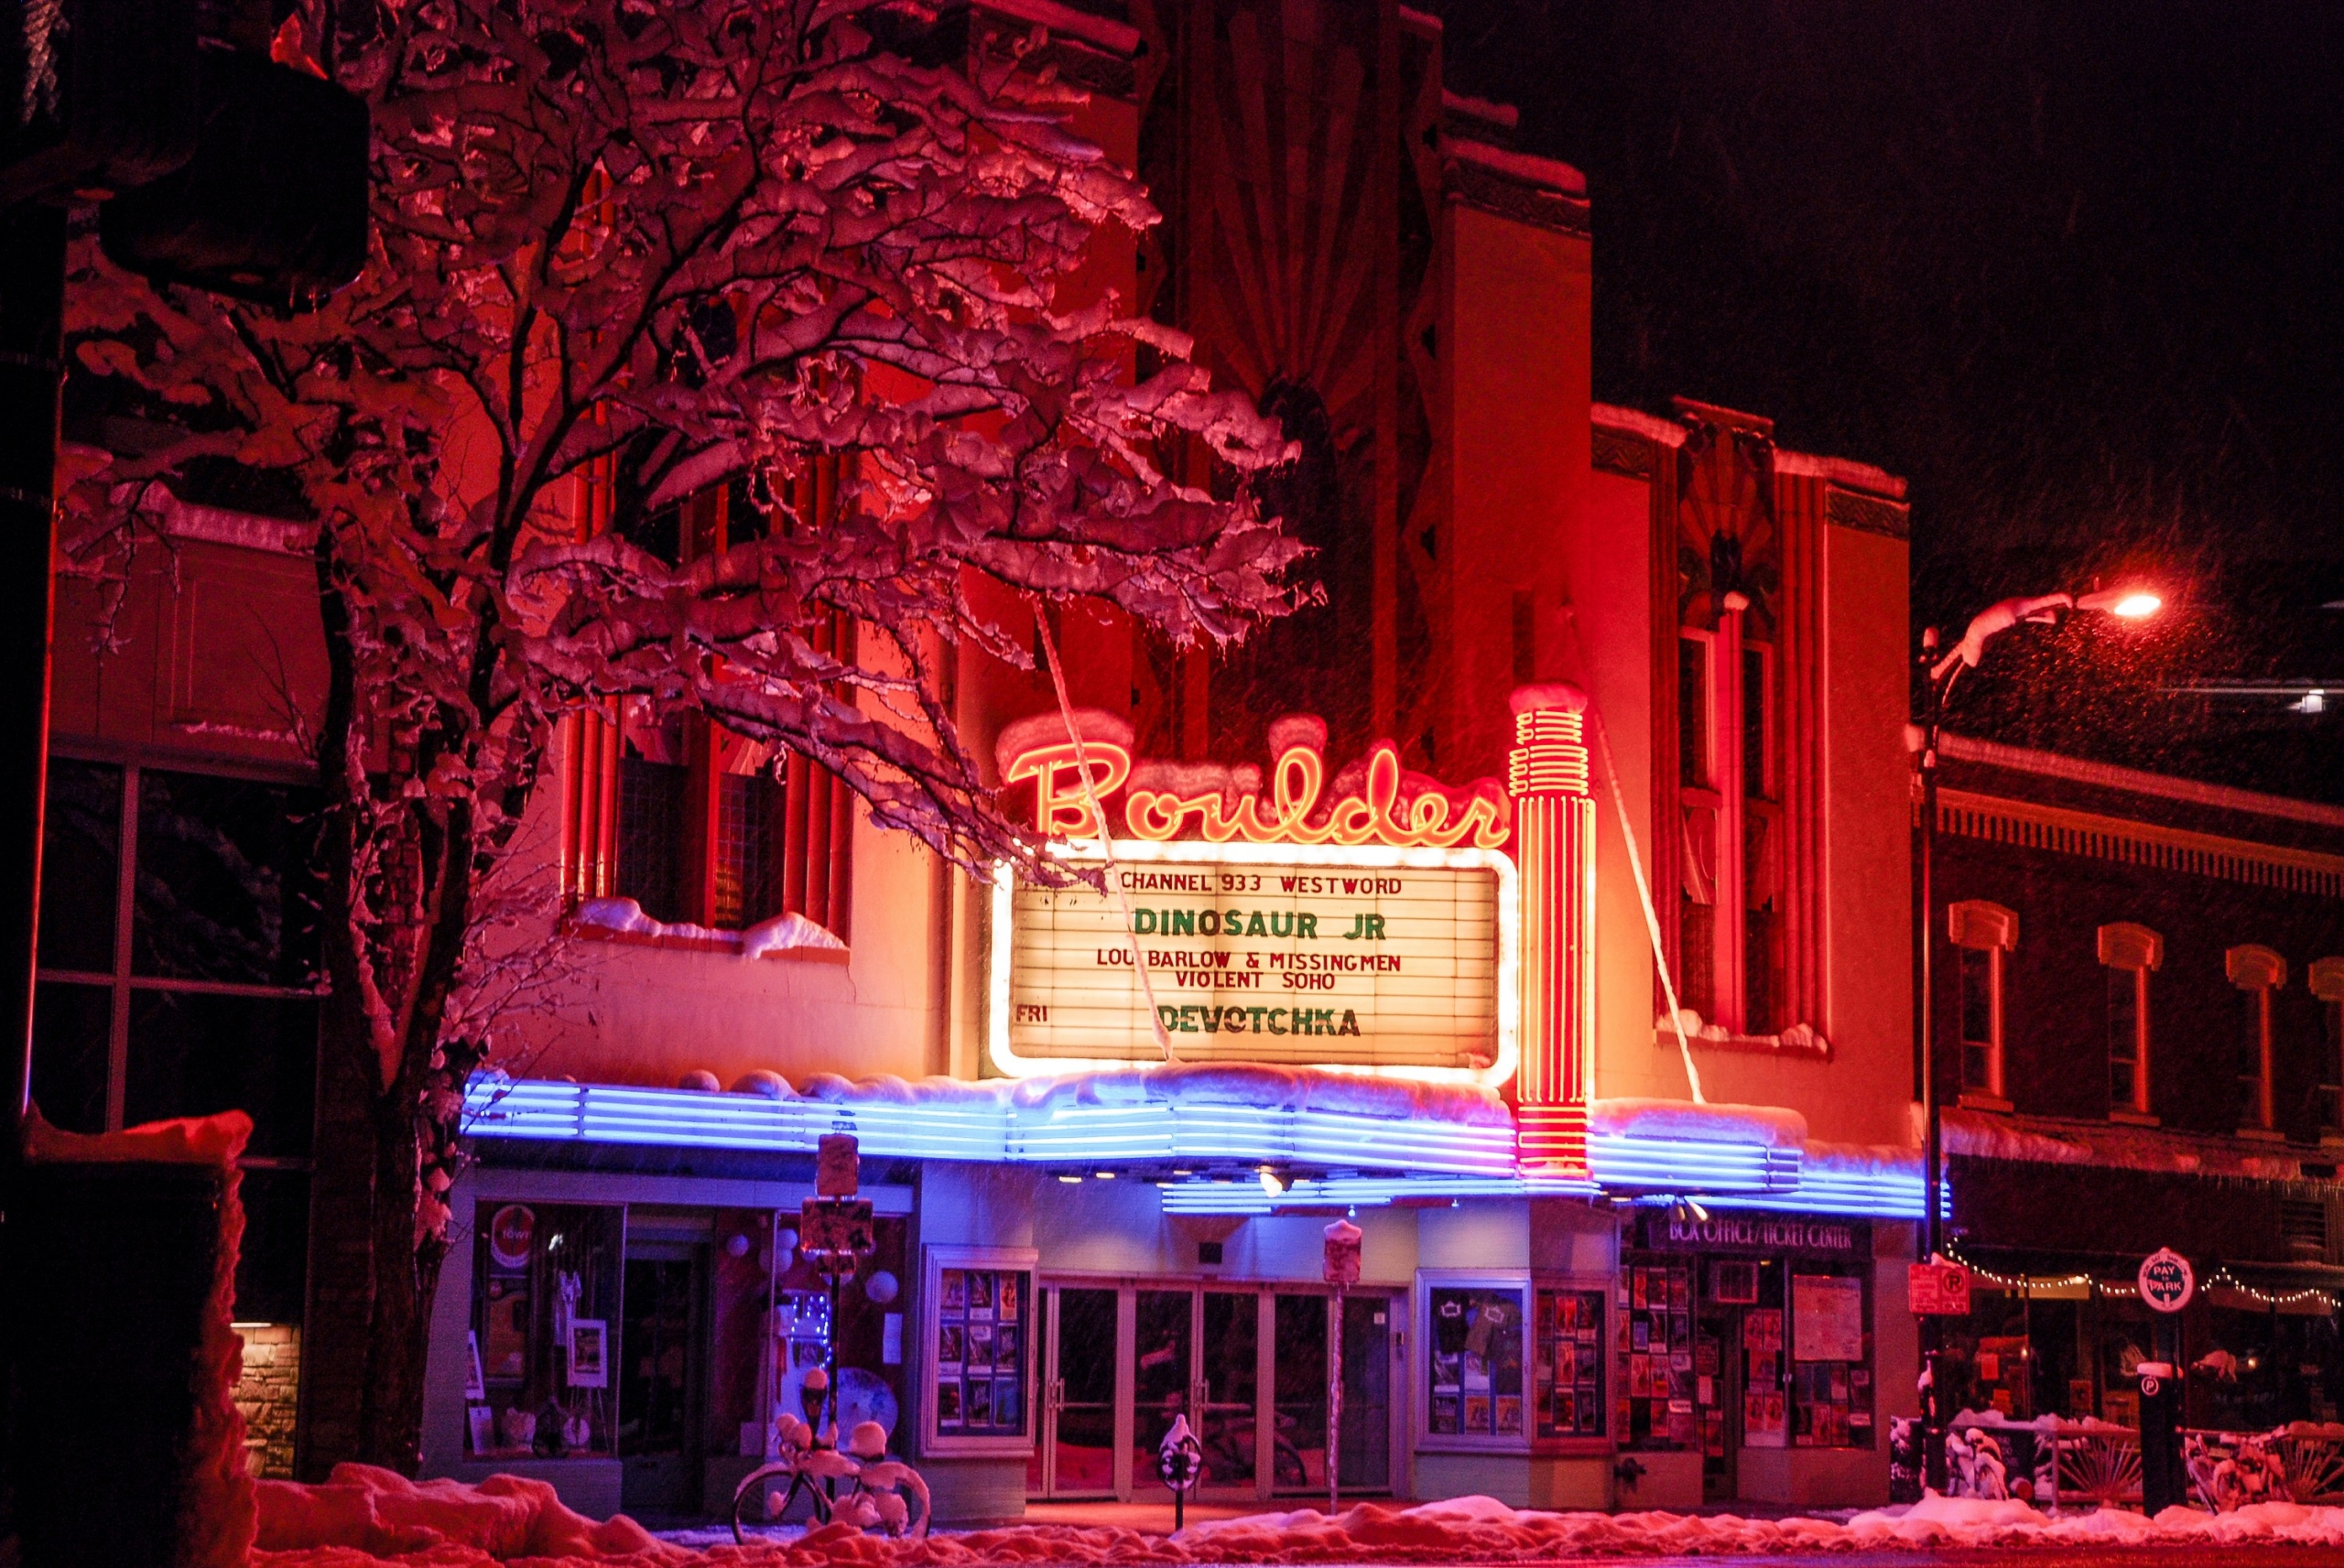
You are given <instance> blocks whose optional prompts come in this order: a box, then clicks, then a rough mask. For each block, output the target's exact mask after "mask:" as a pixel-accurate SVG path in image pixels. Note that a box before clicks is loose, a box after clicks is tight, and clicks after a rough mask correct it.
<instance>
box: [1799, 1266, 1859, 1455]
mask: <svg viewBox="0 0 2344 1568" xmlns="http://www.w3.org/2000/svg"><path fill="white" fill-rule="evenodd" d="M1790 1269H1791V1274H1790V1295H1791V1303H1790V1323H1789V1327H1790V1351H1791V1362H1790V1390H1789V1400H1788V1410H1787V1412H1786V1413H1787V1414H1788V1416H1789V1421H1790V1441H1791V1444H1792V1446H1794V1447H1797V1448H1869V1447H1871V1446H1872V1271H1870V1270H1869V1269H1868V1268H1865V1267H1863V1266H1862V1265H1861V1264H1852V1263H1850V1264H1831V1263H1812V1262H1808V1261H1807V1260H1800V1259H1793V1260H1791V1263H1790Z"/></svg>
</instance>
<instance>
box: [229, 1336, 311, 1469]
mask: <svg viewBox="0 0 2344 1568" xmlns="http://www.w3.org/2000/svg"><path fill="white" fill-rule="evenodd" d="M236 1333H237V1334H238V1335H239V1336H242V1338H243V1339H244V1376H243V1378H241V1379H238V1380H237V1383H236V1409H237V1410H238V1411H242V1412H243V1414H244V1458H245V1463H246V1465H248V1467H249V1468H250V1469H251V1471H252V1473H253V1474H254V1475H255V1476H268V1477H271V1478H273V1479H279V1480H288V1479H290V1478H291V1477H292V1475H293V1415H294V1410H295V1406H296V1404H297V1403H298V1393H299V1390H300V1386H301V1330H300V1329H299V1327H298V1326H297V1325H293V1324H289V1323H256V1324H254V1323H248V1324H240V1325H237V1328H236Z"/></svg>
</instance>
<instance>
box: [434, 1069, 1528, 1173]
mask: <svg viewBox="0 0 2344 1568" xmlns="http://www.w3.org/2000/svg"><path fill="white" fill-rule="evenodd" d="M464 1105H465V1117H466V1130H468V1131H470V1132H472V1133H473V1134H475V1135H478V1136H483V1137H496V1138H523V1139H534V1140H541V1141H577V1142H587V1143H630V1144H664V1145H668V1146H672V1147H679V1148H702V1149H754V1150H765V1151H768V1152H774V1153H810V1152H813V1150H814V1148H815V1147H816V1144H817V1142H818V1141H819V1139H820V1138H821V1135H822V1134H823V1133H825V1132H852V1133H854V1134H855V1135H856V1136H857V1137H858V1138H859V1139H860V1140H861V1141H862V1143H863V1149H864V1151H865V1152H868V1153H872V1154H881V1155H889V1156H895V1157H899V1158H901V1157H911V1158H921V1159H930V1160H965V1161H971V1162H981V1163H986V1164H998V1163H1003V1162H1012V1163H1029V1164H1049V1165H1066V1164H1091V1163H1105V1162H1165V1161H1187V1160H1193V1161H1195V1162H1198V1163H1199V1164H1204V1163H1210V1162H1218V1161H1228V1162H1246V1163H1267V1162H1276V1163H1296V1164H1305V1165H1339V1166H1340V1165H1351V1166H1359V1165H1367V1166H1389V1167H1392V1168H1394V1169H1400V1170H1413V1171H1427V1172H1432V1173H1440V1174H1449V1175H1470V1176H1489V1177H1502V1176H1504V1177H1510V1176H1511V1175H1512V1174H1513V1173H1514V1130H1513V1129H1512V1128H1511V1127H1503V1126H1499V1127H1489V1126H1468V1125H1460V1124H1458V1123H1453V1122H1431V1121H1427V1122H1411V1121H1399V1120H1385V1119H1378V1118H1374V1117H1364V1116H1357V1115H1353V1114H1351V1113H1348V1112H1342V1111H1324V1110H1309V1109H1304V1110H1291V1109H1283V1108H1264V1107H1254V1106H1240V1105H1213V1104H1209V1103H1208V1104H1195V1103H1189V1104H1175V1103H1172V1102H1168V1101H1156V1102H1151V1103H1148V1104H1145V1105H1138V1106H1081V1105H1075V1106H1068V1105H1060V1106H1057V1107H1054V1108H1049V1109H1047V1110H1040V1111H1021V1110H1019V1109H1017V1108H1014V1107H1011V1106H1009V1105H1007V1104H1006V1103H1005V1102H1004V1101H1002V1100H995V1099H992V1098H978V1097H971V1098H968V1099H938V1100H926V1101H920V1100H915V1101H908V1102H899V1101H889V1100H856V1101H852V1102H849V1103H840V1102H833V1101H828V1100H815V1099H782V1100H773V1099H765V1098H761V1097H758V1096H754V1095H726V1094H707V1093H701V1092H697V1091H694V1090H689V1089H642V1088H627V1087H614V1086H608V1085H600V1084H559V1083H546V1082H542V1081H535V1080H525V1081H518V1082H506V1081H502V1080H498V1079H494V1078H488V1077H481V1078H475V1079H474V1080H473V1081H472V1084H471V1085H470V1087H468V1089H467V1091H466V1094H465V1102H464Z"/></svg>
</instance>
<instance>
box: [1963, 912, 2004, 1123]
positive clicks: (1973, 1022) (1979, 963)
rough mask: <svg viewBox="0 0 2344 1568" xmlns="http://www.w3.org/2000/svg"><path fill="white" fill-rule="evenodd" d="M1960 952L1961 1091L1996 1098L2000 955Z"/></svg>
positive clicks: (1971, 950) (1996, 950)
mask: <svg viewBox="0 0 2344 1568" xmlns="http://www.w3.org/2000/svg"><path fill="white" fill-rule="evenodd" d="M1960 952H1961V973H1960V989H1961V997H1960V1011H1961V1087H1963V1088H1964V1089H1968V1090H1970V1091H1972V1092H1975V1093H1978V1094H1984V1095H1991V1096H1994V1097H1995V1098H2001V1097H2002V949H2001V948H1999V947H1964V948H1962V949H1961V950H1960Z"/></svg>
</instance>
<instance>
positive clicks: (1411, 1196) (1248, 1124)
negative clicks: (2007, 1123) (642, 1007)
mask: <svg viewBox="0 0 2344 1568" xmlns="http://www.w3.org/2000/svg"><path fill="white" fill-rule="evenodd" d="M464 1117H465V1129H466V1130H467V1131H468V1132H469V1133H471V1134H472V1135H473V1136H475V1137H484V1138H509V1139H516V1140H522V1141H536V1142H575V1143H601V1144H616V1145H632V1146H638V1147H657V1148H669V1149H728V1150H736V1151H742V1152H761V1153H766V1154H774V1155H807V1156H810V1155H812V1154H813V1153H814V1152H816V1149H817V1147H818V1146H819V1141H820V1140H821V1137H822V1135H823V1134H824V1133H827V1132H852V1133H854V1134H855V1135H856V1137H857V1138H858V1139H859V1140H860V1141H861V1143H862V1145H863V1152H866V1153H869V1154H874V1155H882V1156H887V1157H891V1158H896V1159H928V1160H948V1161H957V1162H967V1163H971V1164H1013V1165H1026V1166H1030V1167H1035V1168H1039V1169H1058V1170H1068V1169H1073V1170H1083V1169H1100V1168H1105V1167H1115V1166H1121V1167H1123V1168H1125V1169H1131V1168H1133V1167H1147V1166H1154V1167H1157V1168H1163V1167H1168V1166H1176V1165H1194V1166H1196V1167H1199V1168H1203V1167H1207V1166H1221V1167H1246V1168H1253V1167H1259V1166H1264V1165H1267V1166H1272V1167H1275V1168H1277V1169H1279V1170H1282V1171H1284V1170H1300V1171H1304V1172H1324V1173H1325V1174H1323V1175H1318V1174H1303V1175H1299V1176H1297V1178H1296V1179H1295V1180H1294V1181H1293V1182H1292V1183H1291V1184H1290V1186H1289V1189H1288V1191H1286V1193H1285V1194H1283V1195H1280V1196H1279V1197H1277V1198H1275V1199H1272V1198H1271V1197H1270V1196H1269V1195H1268V1194H1266V1193H1265V1192H1264V1190H1263V1188H1262V1186H1261V1184H1259V1183H1258V1182H1256V1181H1251V1180H1242V1179H1241V1180H1232V1181H1204V1180H1190V1181H1176V1182H1172V1183H1170V1184H1167V1186H1166V1187H1165V1188H1164V1206H1165V1211H1166V1212H1167V1213H1174V1214H1229V1215H1267V1214H1272V1213H1275V1212H1277V1211H1279V1210H1281V1209H1286V1208H1292V1207H1309V1206H1321V1205H1338V1204H1340V1205H1341V1206H1346V1207H1352V1206H1359V1207H1368V1206H1385V1205H1389V1204H1393V1203H1396V1202H1410V1201H1420V1200H1425V1199H1436V1200H1437V1199H1439V1198H1444V1197H1453V1198H1477V1197H1486V1198H1520V1197H1592V1196H1596V1195H1610V1196H1612V1197H1615V1198H1626V1199H1628V1200H1630V1201H1655V1202H1666V1201H1673V1200H1675V1199H1677V1198H1693V1199H1696V1200H1698V1201H1699V1202H1700V1203H1702V1204H1703V1205H1705V1206H1709V1207H1712V1208H1731V1209H1745V1208H1749V1209H1773V1210H1781V1211H1785V1212H1790V1213H1804V1214H1842V1215H1850V1216H1859V1217H1862V1216H1869V1217H1874V1218H1890V1219H1913V1218H1918V1217H1920V1213H1921V1192H1922V1187H1921V1175H1920V1169H1919V1164H1918V1162H1917V1161H1916V1162H1915V1163H1914V1164H1913V1166H1912V1167H1911V1168H1909V1169H1907V1168H1905V1167H1903V1166H1881V1165H1877V1164H1867V1165H1865V1166H1863V1167H1861V1168H1860V1169H1854V1170H1850V1169H1844V1168H1841V1167H1839V1166H1838V1165H1836V1164H1835V1163H1833V1162H1829V1161H1814V1162H1810V1161H1805V1160H1802V1158H1801V1156H1800V1154H1799V1152H1797V1151H1796V1150H1791V1149H1777V1148H1772V1147H1768V1146H1765V1145H1761V1144H1755V1143H1730V1142H1700V1141H1691V1140H1677V1139H1665V1138H1648V1137H1634V1136H1629V1135H1622V1134H1611V1133H1596V1134H1594V1135H1593V1136H1592V1137H1591V1138H1590V1141H1589V1163H1590V1173H1589V1174H1588V1175H1585V1176H1579V1177H1554V1178H1540V1177H1525V1176H1524V1175H1523V1174H1521V1173H1519V1172H1518V1171H1517V1170H1516V1168H1515V1164H1514V1130H1513V1129H1511V1128H1509V1127H1506V1126H1503V1125H1487V1124H1474V1123H1460V1122H1454V1121H1441V1120H1434V1119H1416V1120H1398V1119H1389V1118H1382V1117H1371V1116H1360V1115H1353V1114H1349V1113H1345V1112H1341V1111H1331V1110H1325V1109H1319V1108H1299V1109H1294V1108H1280V1107H1261V1106H1243V1105H1214V1104H1210V1103H1206V1104H1198V1103H1173V1102H1170V1101H1150V1102H1146V1103H1144V1104H1140V1105H1090V1104H1082V1103H1080V1102H1073V1103H1068V1102H1054V1103H1052V1104H1050V1105H1047V1106H1042V1107H1018V1106H1015V1105H1013V1104H1012V1103H1010V1100H1009V1098H1007V1097H1006V1096H993V1095H970V1096H967V1097H965V1098H939V1099H935V1100H925V1101H923V1100H917V1099H915V1100H907V1101H895V1100H881V1099H856V1100H851V1101H832V1100H819V1099H809V1098H789V1099H778V1100H776V1099H767V1098H764V1097H763V1096H759V1095H743V1094H714V1093H704V1092H700V1091H698V1090H691V1089H647V1088H630V1087H617V1086H606V1085H594V1084H572V1083H551V1082H545V1081H541V1080H532V1079H521V1080H511V1079H502V1078H497V1077H494V1076H485V1075H483V1076H480V1077H476V1078H474V1079H473V1080H472V1083H471V1085H470V1086H469V1087H467V1090H466V1093H465V1100H464Z"/></svg>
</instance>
